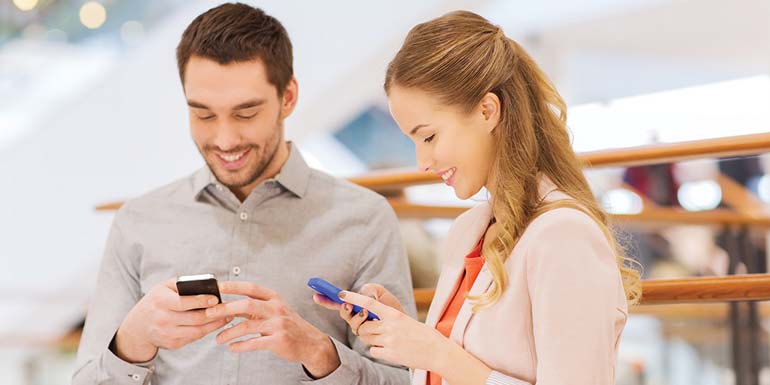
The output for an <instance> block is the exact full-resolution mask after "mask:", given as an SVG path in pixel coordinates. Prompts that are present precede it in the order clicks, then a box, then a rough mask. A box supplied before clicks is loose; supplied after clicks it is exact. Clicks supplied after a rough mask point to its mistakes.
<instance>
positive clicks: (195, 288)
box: [176, 274, 222, 303]
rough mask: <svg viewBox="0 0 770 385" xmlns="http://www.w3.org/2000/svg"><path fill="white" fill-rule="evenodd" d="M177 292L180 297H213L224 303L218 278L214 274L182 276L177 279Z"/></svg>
mask: <svg viewBox="0 0 770 385" xmlns="http://www.w3.org/2000/svg"><path fill="white" fill-rule="evenodd" d="M176 290H177V291H178V292H179V295H199V294H209V295H213V296H215V297H217V299H218V300H219V303H222V297H221V296H220V295H219V285H218V284H217V277H215V276H214V274H197V275H182V276H180V277H178V278H177V279H176Z"/></svg>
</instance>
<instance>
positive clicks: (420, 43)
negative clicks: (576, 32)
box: [385, 11, 641, 311]
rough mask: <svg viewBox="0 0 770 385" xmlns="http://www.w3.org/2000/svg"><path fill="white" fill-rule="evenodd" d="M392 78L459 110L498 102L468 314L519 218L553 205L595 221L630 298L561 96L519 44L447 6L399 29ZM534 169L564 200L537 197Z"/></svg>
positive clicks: (626, 271)
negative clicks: (493, 228) (484, 230)
mask: <svg viewBox="0 0 770 385" xmlns="http://www.w3.org/2000/svg"><path fill="white" fill-rule="evenodd" d="M393 85H397V86H400V87H405V88H416V89H419V90H422V91H425V92H427V93H429V94H431V95H433V96H435V97H437V98H439V100H440V101H441V103H442V104H444V105H447V106H456V107H458V108H461V109H462V110H464V111H467V112H470V111H472V110H473V109H474V108H475V107H476V106H477V105H478V103H479V102H480V101H481V99H482V98H483V97H484V96H485V95H486V94H487V93H488V92H492V93H494V94H495V95H497V97H498V98H499V99H500V105H501V106H500V107H501V111H500V113H501V115H500V116H501V117H500V124H499V126H498V127H497V128H495V130H494V131H493V135H495V143H498V145H497V146H496V149H495V152H496V153H495V157H494V159H495V163H494V165H493V166H492V178H494V179H493V180H494V183H493V186H492V191H490V193H491V196H492V198H491V199H492V207H493V212H494V213H495V220H496V221H497V223H498V224H499V227H500V231H499V232H498V235H497V236H496V237H495V238H494V240H493V241H492V242H486V243H485V244H484V250H483V254H484V256H485V259H486V263H487V265H488V266H489V271H490V272H491V274H492V278H493V285H492V287H491V289H490V290H488V291H487V292H486V293H484V294H482V295H480V296H476V297H472V298H471V299H472V300H474V301H475V303H474V308H473V310H474V311H477V310H480V309H483V308H485V307H488V306H490V305H491V304H493V303H495V301H497V300H498V299H499V298H500V296H501V294H502V292H503V291H504V290H505V288H506V286H507V278H508V277H507V275H506V273H505V268H504V265H503V264H504V263H505V260H506V259H507V258H508V256H509V255H510V253H511V251H512V250H513V248H514V246H515V245H516V242H517V241H518V240H519V238H520V237H521V235H522V233H523V232H524V229H525V228H526V227H527V225H528V224H529V223H530V222H531V221H532V220H533V219H534V218H536V217H537V216H538V215H540V214H542V213H544V212H546V211H549V210H553V209H555V208H558V207H572V208H575V209H578V210H581V211H582V212H585V213H586V214H587V215H588V216H590V217H591V218H592V219H593V220H594V221H596V223H597V224H598V225H599V227H600V228H601V230H602V231H603V232H604V235H605V236H606V238H607V240H608V241H609V243H610V245H611V246H612V248H613V249H614V251H615V254H616V255H617V264H618V269H619V270H620V274H621V277H622V280H623V287H624V290H625V294H626V298H627V299H628V302H629V303H630V304H635V303H637V302H638V301H639V299H640V297H641V282H640V278H639V272H638V270H637V266H638V263H636V262H635V261H634V260H633V259H631V258H628V257H626V256H625V253H624V250H623V248H622V247H621V246H620V245H619V244H618V242H617V241H616V240H615V237H614V236H613V234H612V232H611V231H610V227H609V225H608V220H607V215H606V213H605V212H604V211H603V210H602V209H601V207H600V206H599V204H598V202H597V201H596V197H595V196H594V195H593V193H592V191H591V189H590V188H589V186H588V182H587V181H586V179H585V176H584V175H583V172H582V165H581V164H580V161H579V160H578V158H577V156H576V155H575V152H574V151H573V149H572V145H571V143H570V137H569V133H568V132H567V124H566V122H567V113H566V110H567V107H566V105H565V103H564V100H562V98H561V96H560V95H559V93H558V92H557V91H556V88H555V87H554V86H553V84H551V81H550V80H549V79H548V77H547V76H546V75H545V74H544V73H543V71H542V70H540V68H539V67H538V66H537V64H535V62H534V61H533V60H532V58H531V57H530V56H529V55H528V54H527V53H526V52H525V51H524V50H523V49H522V48H521V46H519V44H517V43H516V42H515V41H513V40H512V39H509V38H507V37H506V36H505V34H504V33H503V31H502V30H501V29H500V28H499V27H497V26H495V25H493V24H491V23H490V22H489V21H487V20H486V19H484V18H483V17H481V16H479V15H477V14H475V13H472V12H468V11H455V12H451V13H448V14H446V15H444V16H441V17H439V18H436V19H433V20H430V21H428V22H425V23H422V24H418V25H417V26H415V27H414V28H412V30H411V31H409V34H408V35H407V37H406V40H405V41H404V44H403V46H402V47H401V49H400V50H399V51H398V53H397V54H396V57H395V58H394V59H393V60H392V61H391V62H390V64H389V65H388V70H387V74H386V76H385V92H386V93H389V92H390V89H391V87H392V86H393ZM540 175H545V176H547V177H548V178H550V179H551V181H553V183H554V184H555V185H556V187H557V188H558V189H559V190H561V191H563V192H565V193H566V194H568V195H570V196H571V197H572V198H574V200H561V201H554V202H549V203H544V202H541V201H540V199H539V198H540V197H539V196H538V178H539V176H540Z"/></svg>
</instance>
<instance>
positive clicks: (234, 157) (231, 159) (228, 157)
mask: <svg viewBox="0 0 770 385" xmlns="http://www.w3.org/2000/svg"><path fill="white" fill-rule="evenodd" d="M245 153H246V151H244V152H242V153H240V154H235V155H225V154H219V156H220V157H221V158H222V159H224V160H226V161H228V162H235V161H236V160H238V159H241V157H242V156H243V154H245Z"/></svg>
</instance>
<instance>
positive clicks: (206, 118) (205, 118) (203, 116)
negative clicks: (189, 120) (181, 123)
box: [197, 115, 214, 121]
mask: <svg viewBox="0 0 770 385" xmlns="http://www.w3.org/2000/svg"><path fill="white" fill-rule="evenodd" d="M197 116H198V119H200V120H203V121H206V120H212V119H214V115H202V116H201V115H197Z"/></svg>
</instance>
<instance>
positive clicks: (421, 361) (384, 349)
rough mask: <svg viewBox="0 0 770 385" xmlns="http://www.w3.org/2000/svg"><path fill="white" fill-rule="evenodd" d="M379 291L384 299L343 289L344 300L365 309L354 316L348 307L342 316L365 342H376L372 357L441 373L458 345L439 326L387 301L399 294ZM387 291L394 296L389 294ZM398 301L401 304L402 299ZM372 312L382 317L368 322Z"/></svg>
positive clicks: (370, 351) (371, 352) (342, 297)
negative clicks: (439, 329) (429, 324)
mask: <svg viewBox="0 0 770 385" xmlns="http://www.w3.org/2000/svg"><path fill="white" fill-rule="evenodd" d="M378 286H379V285H378ZM380 288H381V286H380ZM382 290H384V289H382ZM362 292H363V290H362ZM378 293H381V294H382V295H383V297H382V300H383V302H380V301H378V300H376V299H374V298H373V297H371V296H367V295H362V294H358V293H354V292H349V291H342V292H340V299H342V300H343V301H345V302H346V305H347V306H350V305H358V306H361V307H362V308H364V310H362V311H361V312H360V313H358V314H354V315H351V314H350V310H348V311H347V313H344V314H342V315H343V318H345V320H346V321H348V323H349V324H350V327H351V330H353V332H354V333H356V334H358V336H359V338H361V339H362V340H363V341H364V342H366V343H368V344H370V345H372V347H371V348H370V350H369V353H370V354H371V355H372V357H374V358H377V359H383V360H386V361H390V362H393V363H396V364H399V365H404V366H408V367H410V368H419V369H426V370H430V371H435V372H441V371H442V370H443V366H442V365H443V364H444V363H445V362H447V357H448V355H449V353H450V352H451V351H452V350H453V349H454V346H456V344H453V343H452V342H451V341H450V340H449V339H448V338H446V337H444V336H443V335H441V333H439V332H438V331H437V330H436V329H434V328H432V327H429V326H427V325H425V324H423V323H422V322H419V321H417V320H415V319H413V318H410V317H409V316H408V315H406V314H404V312H403V311H401V307H400V305H398V308H395V307H392V306H388V305H387V304H385V303H384V300H386V298H387V300H388V301H390V302H391V303H393V299H395V297H392V294H390V293H387V291H378ZM385 293H387V294H389V295H390V297H392V299H391V298H390V297H386V296H385ZM395 303H396V304H398V301H397V300H396V301H395ZM338 306H339V305H338ZM339 307H340V308H341V310H343V309H345V305H343V306H339ZM351 308H352V306H351ZM368 311H371V312H373V313H375V314H377V315H378V316H379V317H380V320H379V321H367V320H366V317H367V316H368V313H369V312H368ZM439 369H441V370H439Z"/></svg>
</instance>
